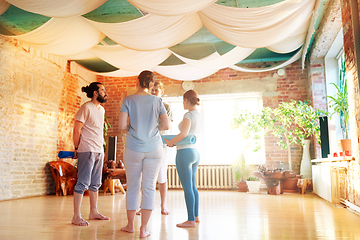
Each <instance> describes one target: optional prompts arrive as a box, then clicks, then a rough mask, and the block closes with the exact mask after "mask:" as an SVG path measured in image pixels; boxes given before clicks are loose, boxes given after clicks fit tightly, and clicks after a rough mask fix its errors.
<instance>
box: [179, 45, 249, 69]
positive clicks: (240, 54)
mask: <svg viewBox="0 0 360 240" xmlns="http://www.w3.org/2000/svg"><path fill="white" fill-rule="evenodd" d="M254 51H255V49H254V48H242V47H235V48H234V49H232V50H230V51H229V52H227V53H225V54H223V55H220V54H219V53H218V52H215V53H213V54H211V55H209V56H207V57H205V58H202V59H200V60H193V59H189V58H185V57H182V56H180V55H178V54H177V53H174V52H173V54H174V55H175V56H177V57H178V58H179V59H181V60H182V61H183V62H185V63H187V64H190V65H191V66H194V67H198V68H203V69H217V70H219V69H222V68H226V67H228V66H231V65H233V64H236V63H238V62H240V61H242V60H244V59H245V58H246V57H247V56H249V55H250V54H251V53H253V52H254Z"/></svg>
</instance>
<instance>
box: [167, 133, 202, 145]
mask: <svg viewBox="0 0 360 240" xmlns="http://www.w3.org/2000/svg"><path fill="white" fill-rule="evenodd" d="M175 136H176V135H162V136H161V139H162V141H163V143H164V144H166V142H165V140H164V138H165V139H167V140H171V139H173V138H174V137H175ZM195 143H196V136H195V135H187V136H186V138H184V139H183V140H181V141H180V142H178V143H176V144H174V145H188V144H195Z"/></svg>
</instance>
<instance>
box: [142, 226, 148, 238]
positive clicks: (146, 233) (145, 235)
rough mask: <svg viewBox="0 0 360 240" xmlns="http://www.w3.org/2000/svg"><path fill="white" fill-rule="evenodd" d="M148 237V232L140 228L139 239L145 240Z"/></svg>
mask: <svg viewBox="0 0 360 240" xmlns="http://www.w3.org/2000/svg"><path fill="white" fill-rule="evenodd" d="M148 236H150V232H149V231H147V230H146V229H142V228H141V227H140V238H146V237H148Z"/></svg>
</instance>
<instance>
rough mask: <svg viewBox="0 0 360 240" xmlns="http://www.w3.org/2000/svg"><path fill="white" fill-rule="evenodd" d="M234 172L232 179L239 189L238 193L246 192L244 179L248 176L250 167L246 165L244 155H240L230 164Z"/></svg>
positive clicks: (246, 187)
mask: <svg viewBox="0 0 360 240" xmlns="http://www.w3.org/2000/svg"><path fill="white" fill-rule="evenodd" d="M232 169H233V172H234V179H235V181H236V184H237V186H238V188H239V190H238V191H239V192H247V191H248V186H247V184H246V181H245V180H246V179H247V178H248V177H249V176H250V167H249V166H248V165H247V164H246V161H245V156H244V153H242V154H241V155H240V158H239V159H236V160H235V161H234V162H233V164H232Z"/></svg>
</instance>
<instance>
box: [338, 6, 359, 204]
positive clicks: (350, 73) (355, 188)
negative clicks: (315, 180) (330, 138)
mask: <svg viewBox="0 0 360 240" xmlns="http://www.w3.org/2000/svg"><path fill="white" fill-rule="evenodd" d="M341 8H342V9H341V12H342V21H343V34H344V52H345V62H346V76H347V81H348V90H349V110H350V121H351V125H352V126H353V127H355V129H356V131H351V133H350V134H351V140H352V150H353V155H354V156H355V158H356V160H357V161H356V162H353V163H351V166H350V168H349V169H348V179H347V191H348V192H347V196H348V200H349V201H350V202H351V203H353V204H356V205H357V206H360V185H359V179H360V171H359V169H360V167H359V163H360V160H359V158H360V154H359V140H358V139H359V136H360V125H359V124H360V107H359V89H358V84H359V83H358V76H357V71H358V69H357V66H356V61H355V48H354V35H353V25H352V16H351V8H350V0H341ZM358 8H359V9H360V6H359V1H358ZM358 61H360V60H359V59H358Z"/></svg>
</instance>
